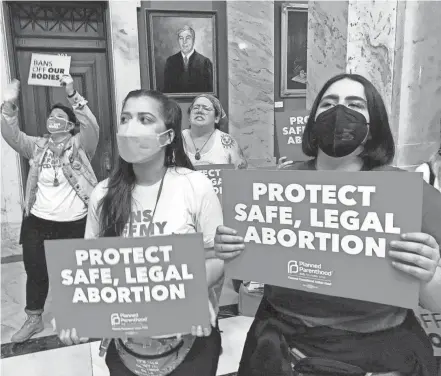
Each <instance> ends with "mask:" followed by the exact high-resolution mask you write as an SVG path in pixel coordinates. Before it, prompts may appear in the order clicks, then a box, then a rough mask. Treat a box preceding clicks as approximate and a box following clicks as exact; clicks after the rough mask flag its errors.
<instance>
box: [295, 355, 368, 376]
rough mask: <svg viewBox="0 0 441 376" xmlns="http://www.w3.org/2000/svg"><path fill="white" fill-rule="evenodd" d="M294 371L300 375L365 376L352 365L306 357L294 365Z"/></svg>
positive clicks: (364, 373) (359, 369)
mask: <svg viewBox="0 0 441 376" xmlns="http://www.w3.org/2000/svg"><path fill="white" fill-rule="evenodd" d="M294 370H295V371H296V372H298V373H300V374H302V375H305V376H307V375H314V376H315V375H317V376H318V375H320V376H365V375H366V372H365V371H363V370H362V369H361V368H359V367H357V366H354V365H352V364H347V363H344V362H340V361H337V360H333V359H325V358H317V357H306V358H303V359H300V360H298V361H297V363H295V365H294Z"/></svg>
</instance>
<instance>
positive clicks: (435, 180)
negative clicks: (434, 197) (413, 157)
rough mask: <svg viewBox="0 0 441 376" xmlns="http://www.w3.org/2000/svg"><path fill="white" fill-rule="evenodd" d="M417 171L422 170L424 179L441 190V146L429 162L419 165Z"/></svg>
mask: <svg viewBox="0 0 441 376" xmlns="http://www.w3.org/2000/svg"><path fill="white" fill-rule="evenodd" d="M415 171H416V172H422V173H423V178H424V181H425V182H426V183H428V184H430V185H432V186H433V187H435V188H436V189H438V190H439V191H440V192H441V147H440V148H439V150H438V151H437V152H436V153H435V154H434V155H433V156H432V158H430V160H429V162H426V163H423V164H422V165H420V166H418V167H417V168H416V170H415Z"/></svg>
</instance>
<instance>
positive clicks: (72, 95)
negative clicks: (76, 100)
mask: <svg viewBox="0 0 441 376" xmlns="http://www.w3.org/2000/svg"><path fill="white" fill-rule="evenodd" d="M76 93H77V91H76V90H74V92H73V93H72V94H71V95H68V96H67V97H68V98H72V97H74V96H75V94H76Z"/></svg>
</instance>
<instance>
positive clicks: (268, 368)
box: [215, 74, 441, 376]
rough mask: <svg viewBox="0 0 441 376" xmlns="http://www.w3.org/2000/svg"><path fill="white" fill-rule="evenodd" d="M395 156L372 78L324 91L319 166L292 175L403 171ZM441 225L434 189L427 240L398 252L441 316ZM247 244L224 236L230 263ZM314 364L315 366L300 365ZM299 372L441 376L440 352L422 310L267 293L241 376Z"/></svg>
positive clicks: (316, 135)
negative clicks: (420, 317)
mask: <svg viewBox="0 0 441 376" xmlns="http://www.w3.org/2000/svg"><path fill="white" fill-rule="evenodd" d="M394 150H395V147H394V141H393V138H392V134H391V130H390V127H389V122H388V116H387V113H386V109H385V106H384V103H383V100H382V98H381V96H380V94H379V93H378V91H377V90H376V89H375V87H374V86H373V85H372V84H371V82H369V81H368V80H366V79H365V78H364V77H362V76H359V75H353V74H342V75H339V76H336V77H334V78H332V79H330V80H329V81H328V82H327V83H326V84H325V85H324V87H323V88H322V89H321V91H320V92H319V94H318V96H317V98H316V100H315V102H314V104H313V106H312V110H311V116H310V118H309V120H308V123H307V125H306V128H305V133H304V135H303V152H304V153H305V154H306V155H308V156H310V157H312V158H313V159H312V160H310V161H308V162H302V163H298V164H294V165H293V166H291V169H297V170H315V171H325V170H334V171H373V170H377V171H378V170H380V171H396V170H398V169H394V168H392V167H388V165H389V164H390V163H391V162H392V160H393V158H394ZM409 199H411V198H409ZM410 215H411V214H410ZM440 223H441V195H440V194H439V192H437V191H436V190H435V189H434V188H433V187H431V186H429V185H428V184H424V203H423V222H422V231H421V233H410V234H402V236H401V240H400V241H394V242H391V244H390V245H389V254H390V257H391V259H392V265H393V267H394V268H396V269H397V270H399V271H400V272H402V273H406V274H408V275H409V276H412V277H414V278H416V279H418V280H419V281H420V304H421V306H423V307H424V308H427V309H429V310H432V311H433V312H439V310H440V308H441V294H440V291H441V267H440V266H441V264H440V261H439V260H440V248H439V244H440V243H441V226H440ZM240 235H241V234H237V233H236V231H235V230H234V229H231V228H227V227H224V226H220V227H219V228H218V230H217V234H216V238H215V250H216V253H217V255H218V256H219V257H220V258H221V259H224V260H228V259H231V258H234V257H236V256H237V255H239V254H240V253H241V252H242V251H243V249H244V248H245V247H246V246H245V244H244V240H243V238H242V237H241V236H240ZM373 273H375V271H373ZM348 283H351V282H350V281H348ZM402 294H406V291H403V292H402ZM305 356H306V357H312V358H307V359H306V360H299V359H301V358H302V357H305ZM339 362H340V363H339ZM291 363H293V364H296V370H297V372H302V369H303V370H304V369H305V368H302V367H306V368H307V367H308V366H309V367H310V369H311V368H312V369H315V370H322V371H323V370H327V371H328V373H327V374H332V375H343V374H345V375H348V374H350V375H360V376H361V375H365V374H367V373H368V372H373V374H374V375H385V374H387V375H408V376H433V375H435V374H436V364H435V358H434V357H433V349H432V345H431V343H430V341H429V339H428V337H427V336H426V334H425V333H424V331H423V329H422V327H421V326H420V324H419V323H418V321H417V319H416V318H415V314H414V312H413V311H412V310H406V309H403V308H399V307H392V306H387V305H381V304H376V303H371V302H365V301H360V300H352V299H346V298H340V297H331V296H327V295H321V294H316V293H312V292H305V291H298V290H291V289H287V288H281V287H277V286H270V285H265V292H264V298H263V300H262V303H261V305H260V307H259V309H258V312H257V314H256V319H255V321H254V323H253V325H252V326H251V328H250V331H249V333H248V337H247V340H246V343H245V346H244V350H243V354H242V360H241V364H240V368H239V373H238V375H239V376H256V375H265V376H272V375H293V371H292V370H291ZM344 370H346V373H344ZM316 372H317V371H316ZM305 373H306V372H305ZM317 373H320V372H317ZM307 374H315V373H314V371H313V372H311V373H307ZM320 374H322V373H320Z"/></svg>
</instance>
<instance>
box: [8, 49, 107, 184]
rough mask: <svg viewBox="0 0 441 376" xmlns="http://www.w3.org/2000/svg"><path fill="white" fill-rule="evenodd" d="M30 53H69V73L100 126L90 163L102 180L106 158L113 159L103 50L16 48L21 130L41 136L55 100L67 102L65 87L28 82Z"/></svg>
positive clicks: (105, 167)
mask: <svg viewBox="0 0 441 376" xmlns="http://www.w3.org/2000/svg"><path fill="white" fill-rule="evenodd" d="M32 53H46V54H58V53H63V54H67V55H69V56H71V69H70V74H71V75H72V77H73V79H74V84H75V88H76V89H77V90H78V92H79V93H80V94H81V95H82V96H84V97H85V98H86V99H87V100H88V106H89V107H90V109H91V111H92V112H93V114H94V115H95V116H96V118H97V121H98V125H99V127H100V140H99V144H98V148H97V150H96V153H95V156H94V158H93V160H92V167H93V169H94V171H95V173H96V175H97V178H98V180H103V179H105V178H106V177H107V176H108V173H109V167H111V166H109V161H112V160H113V158H112V155H113V153H112V150H113V148H112V145H113V139H114V137H113V126H112V124H113V122H112V113H111V111H112V106H111V99H110V95H109V93H110V88H109V85H108V82H109V79H108V78H109V72H108V68H107V60H106V53H105V51H103V52H94V51H90V52H89V51H87V52H77V51H75V52H74V51H72V52H70V51H50V52H48V51H47V50H39V49H32V51H29V50H18V51H17V52H16V56H17V62H18V68H19V69H18V71H19V72H18V73H19V77H18V78H19V79H20V81H21V98H22V103H21V106H20V108H21V112H22V117H21V119H22V122H23V124H22V130H23V131H24V132H25V133H26V134H29V135H33V136H42V135H43V134H45V133H47V131H46V119H47V116H48V114H49V110H50V107H51V106H52V105H53V104H55V103H62V104H64V105H67V106H70V105H69V102H68V100H67V98H66V94H65V91H64V88H61V87H60V88H53V87H43V86H29V85H28V84H27V79H28V75H29V68H30V62H31V55H32Z"/></svg>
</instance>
